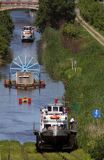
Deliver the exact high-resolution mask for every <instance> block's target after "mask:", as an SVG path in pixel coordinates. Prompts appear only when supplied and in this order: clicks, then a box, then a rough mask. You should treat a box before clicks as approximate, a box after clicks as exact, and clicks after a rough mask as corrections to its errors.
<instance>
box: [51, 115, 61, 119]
mask: <svg viewBox="0 0 104 160" xmlns="http://www.w3.org/2000/svg"><path fill="white" fill-rule="evenodd" d="M50 118H51V119H59V118H60V116H58V115H52V116H50Z"/></svg>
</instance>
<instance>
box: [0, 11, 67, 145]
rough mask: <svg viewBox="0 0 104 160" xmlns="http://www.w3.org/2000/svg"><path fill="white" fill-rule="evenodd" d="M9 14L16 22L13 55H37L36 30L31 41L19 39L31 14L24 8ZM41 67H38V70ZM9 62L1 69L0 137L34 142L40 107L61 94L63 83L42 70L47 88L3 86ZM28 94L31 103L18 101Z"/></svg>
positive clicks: (31, 21)
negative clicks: (23, 88)
mask: <svg viewBox="0 0 104 160" xmlns="http://www.w3.org/2000/svg"><path fill="white" fill-rule="evenodd" d="M10 14H11V17H12V20H13V22H14V25H15V29H14V32H13V38H12V41H11V43H10V48H11V50H12V53H13V57H14V58H15V57H17V56H18V55H19V56H20V55H23V56H25V55H30V56H34V57H37V45H36V44H37V40H38V39H39V37H40V35H39V33H37V32H35V37H36V39H35V41H34V42H33V43H22V42H21V29H22V28H23V26H24V25H33V19H34V18H33V17H30V15H29V13H28V12H26V11H11V13H10ZM43 70H44V67H43V66H41V71H43ZM8 73H9V65H7V66H6V67H3V68H1V69H0V140H4V139H6V140H12V139H13V140H18V141H20V142H21V143H23V142H25V141H34V139H35V138H34V135H33V133H32V129H33V123H34V122H37V123H39V116H40V115H39V110H40V107H41V106H42V105H46V104H47V103H49V102H52V101H53V99H54V98H55V97H61V96H62V95H63V94H64V85H63V84H62V82H60V81H59V82H55V81H53V80H52V79H50V77H49V75H48V74H47V73H42V75H41V77H42V79H43V80H45V82H46V88H45V89H41V90H40V91H39V90H38V89H35V90H29V91H24V90H15V89H8V88H5V87H4V85H3V80H4V79H5V78H6V77H8ZM24 96H25V97H31V98H32V103H31V105H28V104H22V105H19V104H18V98H20V97H24Z"/></svg>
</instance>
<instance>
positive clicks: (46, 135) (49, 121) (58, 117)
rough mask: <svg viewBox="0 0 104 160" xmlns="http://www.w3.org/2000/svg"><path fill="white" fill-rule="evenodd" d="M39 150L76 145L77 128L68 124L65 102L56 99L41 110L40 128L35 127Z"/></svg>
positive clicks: (69, 147) (68, 147) (64, 148)
mask: <svg viewBox="0 0 104 160" xmlns="http://www.w3.org/2000/svg"><path fill="white" fill-rule="evenodd" d="M33 133H34V135H36V146H37V149H38V150H43V149H62V150H69V149H73V148H74V147H75V143H76V133H77V132H76V128H75V127H73V128H70V126H69V125H68V112H67V108H65V107H64V104H63V103H61V102H59V101H58V100H56V99H55V102H54V103H50V104H48V105H47V106H46V107H42V108H41V110H40V130H39V131H38V130H36V129H35V128H34V131H33Z"/></svg>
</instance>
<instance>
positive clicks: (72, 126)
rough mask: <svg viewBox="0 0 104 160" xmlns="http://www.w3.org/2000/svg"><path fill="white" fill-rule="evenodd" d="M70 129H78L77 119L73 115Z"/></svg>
mask: <svg viewBox="0 0 104 160" xmlns="http://www.w3.org/2000/svg"><path fill="white" fill-rule="evenodd" d="M70 130H76V121H75V119H74V118H73V117H72V118H71V119H70Z"/></svg>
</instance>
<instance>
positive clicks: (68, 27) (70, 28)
mask: <svg viewBox="0 0 104 160" xmlns="http://www.w3.org/2000/svg"><path fill="white" fill-rule="evenodd" d="M79 32H80V31H79V28H78V26H75V24H71V23H65V24H64V26H63V28H62V34H63V35H64V36H67V37H68V38H78V37H79Z"/></svg>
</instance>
